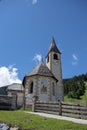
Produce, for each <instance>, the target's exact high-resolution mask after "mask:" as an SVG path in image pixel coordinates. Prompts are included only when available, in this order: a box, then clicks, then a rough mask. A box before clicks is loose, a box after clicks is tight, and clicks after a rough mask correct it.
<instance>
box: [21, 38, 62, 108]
mask: <svg viewBox="0 0 87 130" xmlns="http://www.w3.org/2000/svg"><path fill="white" fill-rule="evenodd" d="M23 86H24V90H25V92H24V93H25V94H24V95H25V104H26V106H28V105H30V104H32V102H33V97H35V96H36V97H38V100H39V101H58V100H61V101H63V99H64V94H63V80H62V64H61V52H60V50H59V49H58V47H57V45H56V42H55V39H54V38H53V37H52V40H51V44H50V48H49V50H48V53H47V55H46V64H45V63H44V62H43V61H41V62H40V63H39V64H38V65H37V66H36V67H35V68H33V70H32V71H31V72H30V73H28V74H27V75H25V77H24V79H23Z"/></svg>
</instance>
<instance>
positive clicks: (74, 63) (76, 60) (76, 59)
mask: <svg viewBox="0 0 87 130" xmlns="http://www.w3.org/2000/svg"><path fill="white" fill-rule="evenodd" d="M77 64H78V57H77V56H76V54H72V65H77Z"/></svg>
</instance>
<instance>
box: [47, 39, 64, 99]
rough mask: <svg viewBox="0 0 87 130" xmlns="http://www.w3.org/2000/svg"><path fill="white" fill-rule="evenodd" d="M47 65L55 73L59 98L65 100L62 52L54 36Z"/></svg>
mask: <svg viewBox="0 0 87 130" xmlns="http://www.w3.org/2000/svg"><path fill="white" fill-rule="evenodd" d="M46 65H47V67H48V68H49V69H50V70H51V72H52V73H53V74H54V76H55V77H56V79H57V80H58V83H57V92H56V93H57V95H58V97H57V98H58V99H59V100H63V82H62V64H61V52H60V51H59V49H58V47H57V46H56V42H55V39H54V37H52V40H51V45H50V48H49V51H48V54H47V56H46Z"/></svg>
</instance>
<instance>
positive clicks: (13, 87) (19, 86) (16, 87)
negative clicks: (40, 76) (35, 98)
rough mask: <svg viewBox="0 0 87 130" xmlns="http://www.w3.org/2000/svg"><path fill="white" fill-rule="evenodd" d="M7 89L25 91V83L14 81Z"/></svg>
mask: <svg viewBox="0 0 87 130" xmlns="http://www.w3.org/2000/svg"><path fill="white" fill-rule="evenodd" d="M7 90H14V91H23V90H24V88H23V85H22V84H19V83H13V84H10V85H8V88H7Z"/></svg>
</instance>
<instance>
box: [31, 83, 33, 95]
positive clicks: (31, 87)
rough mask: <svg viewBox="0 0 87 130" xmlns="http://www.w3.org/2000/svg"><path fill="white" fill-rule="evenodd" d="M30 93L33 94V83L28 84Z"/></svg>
mask: <svg viewBox="0 0 87 130" xmlns="http://www.w3.org/2000/svg"><path fill="white" fill-rule="evenodd" d="M30 93H33V82H31V84H30Z"/></svg>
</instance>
